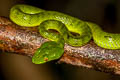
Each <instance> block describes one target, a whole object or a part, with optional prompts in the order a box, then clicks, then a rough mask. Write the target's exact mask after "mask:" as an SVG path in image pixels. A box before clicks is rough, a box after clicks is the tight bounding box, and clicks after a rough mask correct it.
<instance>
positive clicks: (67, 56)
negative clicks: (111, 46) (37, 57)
mask: <svg viewBox="0 0 120 80" xmlns="http://www.w3.org/2000/svg"><path fill="white" fill-rule="evenodd" d="M46 41H48V40H47V39H45V38H43V37H41V36H40V34H39V32H38V31H37V29H36V27H35V28H24V27H20V26H18V25H15V24H14V23H12V22H11V21H10V20H9V19H7V18H4V17H0V49H1V50H2V51H7V52H14V53H16V54H23V55H26V56H31V57H32V56H33V54H34V52H35V51H36V49H37V48H39V47H40V46H41V44H42V43H44V42H46ZM64 49H65V52H64V54H63V56H62V57H61V58H60V59H59V60H58V62H59V63H67V64H72V65H75V66H82V67H85V68H90V69H95V70H99V71H103V72H109V73H114V74H120V50H108V49H103V48H101V47H98V46H97V45H96V44H95V43H94V42H93V40H91V41H90V42H89V43H88V44H86V45H84V46H82V47H72V46H69V45H67V44H65V47H64Z"/></svg>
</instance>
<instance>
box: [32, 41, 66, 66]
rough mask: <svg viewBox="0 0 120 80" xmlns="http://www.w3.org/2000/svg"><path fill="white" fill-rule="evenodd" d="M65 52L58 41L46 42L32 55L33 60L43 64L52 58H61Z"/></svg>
mask: <svg viewBox="0 0 120 80" xmlns="http://www.w3.org/2000/svg"><path fill="white" fill-rule="evenodd" d="M63 53H64V48H62V47H61V46H60V44H58V43H57V42H54V41H49V42H45V43H43V44H42V45H41V47H40V48H38V49H37V50H36V52H35V54H34V55H33V57H32V62H33V63H35V64H42V63H45V62H48V61H51V60H56V59H59V58H60V57H61V56H62V54H63Z"/></svg>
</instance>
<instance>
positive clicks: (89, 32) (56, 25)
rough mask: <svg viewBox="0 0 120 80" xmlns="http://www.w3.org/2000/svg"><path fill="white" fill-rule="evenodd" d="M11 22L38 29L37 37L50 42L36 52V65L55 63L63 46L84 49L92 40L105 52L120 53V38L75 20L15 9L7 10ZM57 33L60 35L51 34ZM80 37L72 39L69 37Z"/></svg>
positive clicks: (26, 7) (30, 8)
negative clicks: (53, 61)
mask: <svg viewBox="0 0 120 80" xmlns="http://www.w3.org/2000/svg"><path fill="white" fill-rule="evenodd" d="M10 19H11V20H12V21H13V22H14V23H16V24H18V25H20V26H25V27H34V26H38V29H39V32H40V34H41V35H42V36H43V37H44V38H47V39H49V40H51V41H48V42H45V43H44V44H42V45H41V47H40V48H38V49H37V51H36V53H35V55H34V56H33V58H32V62H33V63H35V64H41V63H45V62H47V61H51V60H54V59H58V58H60V57H61V56H62V54H63V52H64V43H67V44H69V45H71V46H83V45H84V44H86V43H87V42H89V41H90V40H91V38H92V37H93V40H94V42H95V43H96V44H97V45H98V46H100V47H102V48H106V49H120V38H119V36H120V34H112V33H107V32H104V31H103V30H102V29H101V28H100V27H99V26H98V25H96V24H94V23H91V22H86V21H82V20H80V19H78V18H75V17H72V16H69V15H66V14H63V13H60V12H56V11H45V10H43V9H40V8H37V7H33V6H29V5H23V4H20V5H15V6H13V7H12V8H11V10H10ZM49 29H54V30H57V31H58V32H59V33H60V34H58V33H54V32H50V31H49ZM71 32H72V33H77V34H79V35H73V34H72V33H71Z"/></svg>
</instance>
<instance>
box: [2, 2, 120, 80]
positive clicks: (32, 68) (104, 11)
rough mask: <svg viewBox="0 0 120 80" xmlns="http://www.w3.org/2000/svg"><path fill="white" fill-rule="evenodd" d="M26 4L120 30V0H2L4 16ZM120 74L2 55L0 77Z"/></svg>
mask: <svg viewBox="0 0 120 80" xmlns="http://www.w3.org/2000/svg"><path fill="white" fill-rule="evenodd" d="M19 3H24V4H29V5H33V6H36V7H40V8H42V9H45V10H55V11H59V12H63V13H66V14H69V15H71V16H74V17H77V18H80V19H82V20H86V21H91V22H94V23H97V24H99V25H100V26H101V27H102V28H103V29H104V30H105V31H108V32H118V33H119V32H120V0H0V16H6V17H8V16H9V10H10V7H12V6H13V5H15V4H19ZM119 79H120V77H119V76H118V75H113V74H108V73H103V72H99V71H95V70H90V69H85V68H81V67H75V66H72V65H68V64H57V63H55V61H52V62H48V63H46V64H41V65H35V64H33V63H32V62H31V58H29V57H26V56H22V55H16V54H12V53H7V54H6V53H2V54H0V80H119Z"/></svg>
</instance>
